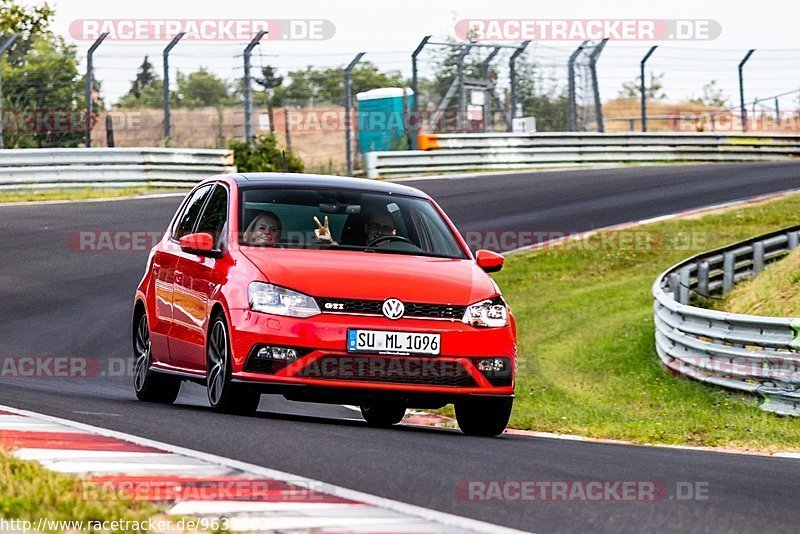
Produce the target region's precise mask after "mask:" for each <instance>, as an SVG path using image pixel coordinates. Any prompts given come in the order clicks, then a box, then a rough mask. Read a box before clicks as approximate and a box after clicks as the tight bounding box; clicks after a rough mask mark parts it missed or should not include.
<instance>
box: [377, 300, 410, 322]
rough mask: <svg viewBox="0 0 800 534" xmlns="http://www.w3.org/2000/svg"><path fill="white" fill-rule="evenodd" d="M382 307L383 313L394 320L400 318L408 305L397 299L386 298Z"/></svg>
mask: <svg viewBox="0 0 800 534" xmlns="http://www.w3.org/2000/svg"><path fill="white" fill-rule="evenodd" d="M382 309H383V315H385V316H386V318H387V319H392V320H395V319H399V318H400V317H402V316H403V314H404V313H405V311H406V307H405V306H403V303H402V302H400V301H399V300H397V299H386V300H384V301H383V308H382Z"/></svg>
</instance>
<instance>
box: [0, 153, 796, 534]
mask: <svg viewBox="0 0 800 534" xmlns="http://www.w3.org/2000/svg"><path fill="white" fill-rule="evenodd" d="M406 183H407V184H409V185H415V186H417V187H420V188H421V189H423V190H425V191H426V192H428V193H430V194H431V195H432V196H433V197H434V198H435V199H437V201H439V202H440V204H441V205H442V206H443V207H444V209H445V210H446V211H447V212H448V213H449V214H450V216H451V217H452V218H453V219H454V221H455V222H456V224H457V225H459V227H460V228H461V229H462V230H473V231H486V230H512V229H513V230H531V231H577V230H588V229H591V228H597V227H602V226H607V225H611V224H617V223H623V222H627V221H632V220H638V219H643V218H648V217H654V216H658V215H663V214H667V213H672V212H675V211H680V210H686V209H692V208H697V207H701V206H705V205H709V204H715V203H720V202H725V201H730V200H737V199H742V198H747V197H752V196H755V195H760V194H766V193H771V192H778V191H785V190H790V189H795V188H800V165H797V164H778V163H774V164H738V165H702V166H699V165H693V166H669V167H630V168H624V169H604V170H577V171H561V172H538V173H531V174H511V175H502V174H500V175H493V176H491V177H488V178H464V179H432V180H418V181H414V182H406ZM179 201H180V199H179V198H178V197H168V198H160V199H147V200H142V199H139V200H124V201H114V202H86V203H83V202H82V203H65V204H46V205H19V206H2V207H0V228H2V230H3V231H2V235H0V251H2V252H0V254H2V258H3V259H2V262H0V288H2V292H1V293H0V295H1V296H2V308H0V356H2V357H8V356H39V355H52V356H85V357H87V358H88V359H89V361H90V362H94V364H93V365H92V366H90V367H91V368H92V370H94V372H93V373H90V374H95V375H96V376H92V377H90V378H74V379H62V378H48V377H37V378H36V379H33V378H29V379H26V378H13V377H8V376H6V377H5V378H2V379H0V403H2V404H6V405H10V406H14V407H18V408H23V409H28V410H33V411H38V412H42V413H46V414H50V415H55V416H59V417H64V418H67V419H72V420H77V421H81V422H84V423H89V424H93V425H97V426H102V427H106V428H110V429H114V430H119V431H123V432H127V433H130V434H135V435H138V436H143V437H147V438H152V439H156V440H159V441H163V442H167V443H171V444H175V445H178V446H182V447H188V448H192V449H197V450H200V451H205V452H209V453H213V454H219V455H223V456H227V457H230V458H234V459H238V460H242V461H246V462H250V463H254V464H259V465H263V466H267V467H271V468H274V469H279V470H282V471H287V472H290V473H295V474H298V475H302V476H306V477H310V478H314V479H319V480H323V481H326V482H330V483H334V484H337V485H340V486H344V487H347V488H352V489H356V490H360V491H364V492H368V493H372V494H375V495H379V496H382V497H387V498H392V499H395V500H399V501H404V502H408V503H411V504H416V505H420V506H424V507H427V508H433V509H437V510H441V511H445V512H449V513H454V514H458V515H463V516H466V517H472V518H475V519H480V520H483V521H488V522H491V523H495V524H499V525H504V526H509V527H515V528H519V529H523V530H529V531H535V532H560V531H573V532H574V531H585V530H587V529H591V531H597V532H641V531H656V530H657V531H672V532H678V531H692V532H730V531H738V532H741V531H757V530H764V531H782V530H785V531H794V530H796V529H797V525H798V524H800V507H798V506H797V504H796V501H797V494H798V489H800V461H799V460H795V459H781V458H766V457H756V456H739V455H731V454H719V453H708V452H696V451H689V450H677V449H669V448H654V447H627V446H620V445H611V444H600V443H581V442H575V441H564V440H553V439H543V438H530V437H522V436H511V435H506V436H504V437H502V438H498V439H481V438H471V437H466V436H463V435H461V434H460V433H459V432H458V431H454V430H443V429H428V428H419V427H397V428H394V429H390V430H378V429H371V428H368V427H367V426H366V424H365V423H364V422H363V421H362V420H361V417H360V415H359V414H357V413H356V412H354V411H352V410H350V409H348V408H345V407H343V406H325V405H315V404H304V403H290V402H288V401H285V400H283V399H282V398H277V397H263V398H262V401H261V406H260V411H259V413H258V415H257V416H255V417H237V416H226V415H219V414H216V413H213V412H211V411H210V410H209V409H208V407H207V401H206V396H205V391H204V390H203V388H201V387H200V386H197V385H193V384H185V385H184V387H183V389H182V392H181V395H180V397H179V398H178V401H177V403H176V405H175V406H172V407H164V406H158V405H152V404H145V403H141V402H138V401H136V399H135V397H134V393H133V387H132V383H131V382H132V379H131V376H130V373H129V372H126V370H125V369H124V368H123V367H124V364H125V362H128V363H130V359H131V358H130V352H131V350H130V324H129V321H130V307H131V298H132V294H133V290H134V288H135V286H136V284H137V282H138V281H139V279H140V277H141V275H142V273H143V269H144V265H145V259H146V256H147V253H146V252H143V251H136V252H128V251H115V252H87V251H80V250H77V249H76V246H75V244H76V241H75V240H74V236H75V234H74V232H76V231H91V230H102V231H113V230H123V231H161V230H163V229H164V227H165V226H166V225H167V223H168V222H169V219H170V217H171V216H172V214H173V211H174V209H175V208H176V206H177V204H178V202H179ZM799 423H800V422H799ZM469 480H484V481H485V480H567V481H570V480H578V481H587V480H614V481H662V482H664V483H666V484H667V486H668V487H669V488H670V489H671V491H672V493H673V494H674V493H675V491H676V485H677V483H678V482H688V483H691V484H694V483H700V484H701V485H703V484H707V486H703V487H705V488H707V493H708V498H707V500H688V501H681V500H677V499H674V500H673V499H665V500H663V501H660V502H655V503H619V502H617V503H614V502H611V503H564V502H550V503H535V502H505V503H500V502H483V503H478V502H469V501H466V500H461V499H459V498H458V497H457V496H456V486H457V485H458V484H459V482H463V481H469Z"/></svg>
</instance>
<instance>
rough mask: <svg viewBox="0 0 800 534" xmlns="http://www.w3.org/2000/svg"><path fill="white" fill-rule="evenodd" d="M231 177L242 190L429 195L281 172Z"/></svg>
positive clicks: (356, 180)
mask: <svg viewBox="0 0 800 534" xmlns="http://www.w3.org/2000/svg"><path fill="white" fill-rule="evenodd" d="M230 177H231V178H233V179H234V181H235V182H236V184H237V185H238V186H239V187H241V188H247V187H250V186H260V185H261V186H278V187H284V186H285V187H290V186H295V187H298V186H299V187H333V188H342V189H357V190H360V191H370V192H376V193H394V194H400V195H410V196H415V197H421V198H427V195H426V194H425V193H423V192H422V191H420V190H419V189H415V188H413V187H408V186H405V185H400V184H397V183H393V182H384V181H381V180H372V179H367V178H349V177H346V176H331V175H323V174H302V173H279V172H247V173H239V174H235V175H231V176H230Z"/></svg>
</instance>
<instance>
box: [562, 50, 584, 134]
mask: <svg viewBox="0 0 800 534" xmlns="http://www.w3.org/2000/svg"><path fill="white" fill-rule="evenodd" d="M588 42H589V41H584V42H582V43H581V44H580V46H579V47H578V48H577V49H576V50H575V51H574V52H573V53H572V55H570V56H569V62H568V63H567V78H568V82H569V88H568V92H567V108H568V109H567V130H569V131H570V132H574V131H576V130H577V129H578V110H577V108H576V103H575V60H576V59H578V56H579V55H580V53H581V52H582V51H583V48H584V47H585V46H586V43H588Z"/></svg>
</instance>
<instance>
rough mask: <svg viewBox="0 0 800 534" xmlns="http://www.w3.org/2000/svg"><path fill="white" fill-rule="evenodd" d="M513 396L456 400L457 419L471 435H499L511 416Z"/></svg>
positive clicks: (463, 429)
mask: <svg viewBox="0 0 800 534" xmlns="http://www.w3.org/2000/svg"><path fill="white" fill-rule="evenodd" d="M513 404H514V399H513V398H483V399H464V400H462V401H458V402H456V420H457V421H458V426H459V428H461V431H462V432H463V433H464V434H467V435H469V436H487V437H492V436H498V435H500V434H502V433H503V430H505V429H506V425H508V419H509V418H510V417H511V406H512V405H513Z"/></svg>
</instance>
